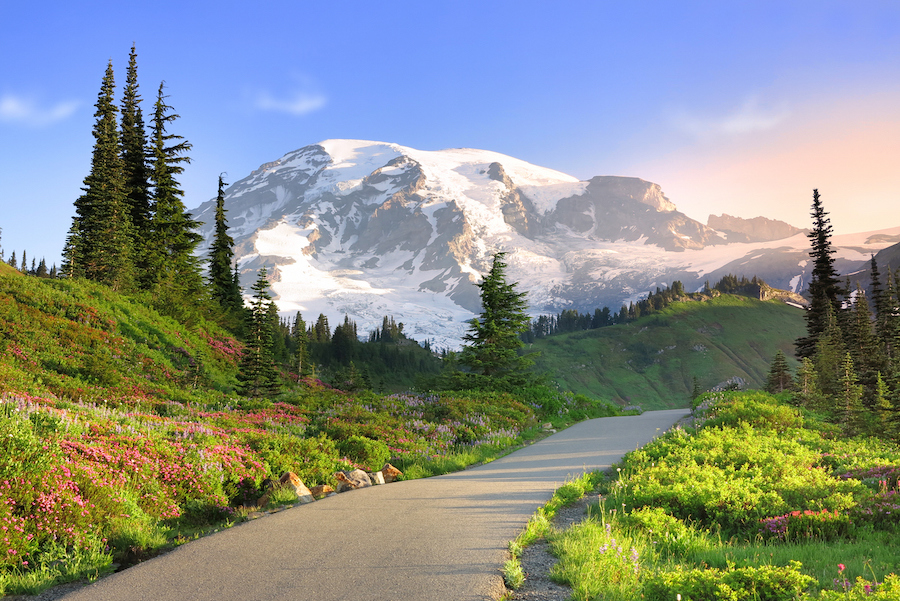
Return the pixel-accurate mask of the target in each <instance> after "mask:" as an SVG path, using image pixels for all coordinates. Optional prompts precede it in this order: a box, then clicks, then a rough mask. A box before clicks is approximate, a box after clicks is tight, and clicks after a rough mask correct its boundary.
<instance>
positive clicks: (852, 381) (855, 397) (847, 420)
mask: <svg viewBox="0 0 900 601" xmlns="http://www.w3.org/2000/svg"><path fill="white" fill-rule="evenodd" d="M862 394H863V389H862V386H860V385H859V384H857V383H856V372H855V371H854V369H853V359H852V358H851V357H850V353H846V354H845V355H844V360H843V361H842V362H841V376H840V393H839V394H838V395H837V400H838V410H839V412H840V415H841V427H842V429H843V431H844V434H845V435H846V436H856V435H857V434H860V433H862V431H863V430H864V421H863V418H864V415H863V405H862Z"/></svg>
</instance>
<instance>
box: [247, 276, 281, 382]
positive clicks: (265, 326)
mask: <svg viewBox="0 0 900 601" xmlns="http://www.w3.org/2000/svg"><path fill="white" fill-rule="evenodd" d="M266 275H267V273H266V268H265V267H263V268H262V269H260V270H259V277H258V278H257V280H256V283H255V284H254V285H253V288H252V289H253V292H254V295H253V301H252V302H251V304H250V311H249V313H248V318H247V333H248V335H247V340H246V342H245V345H244V354H243V355H242V357H241V362H240V372H239V373H238V382H239V383H240V392H241V394H243V395H245V396H249V397H265V396H272V395H273V394H275V393H276V392H277V390H278V371H277V369H276V368H275V362H274V360H273V358H272V323H271V319H270V316H269V305H270V304H271V298H272V297H271V296H269V282H268V280H267V279H266Z"/></svg>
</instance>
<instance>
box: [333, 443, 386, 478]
mask: <svg viewBox="0 0 900 601" xmlns="http://www.w3.org/2000/svg"><path fill="white" fill-rule="evenodd" d="M337 447H338V450H339V451H340V452H341V453H342V454H343V455H345V456H347V457H348V458H349V459H350V460H351V461H353V462H354V463H356V464H357V465H360V466H362V467H364V468H365V469H366V470H368V471H370V472H374V471H376V470H379V469H381V466H382V465H384V464H385V462H387V461H388V459H390V458H391V450H390V449H389V448H388V446H387V445H386V444H384V443H383V442H381V441H380V440H372V439H371V438H366V437H365V436H351V437H350V438H347V439H345V440H342V441H340V442H338V445H337Z"/></svg>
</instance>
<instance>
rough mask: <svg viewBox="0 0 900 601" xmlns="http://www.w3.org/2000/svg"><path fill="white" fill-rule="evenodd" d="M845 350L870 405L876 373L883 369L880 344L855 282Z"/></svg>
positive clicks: (865, 304)
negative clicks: (851, 359) (854, 293)
mask: <svg viewBox="0 0 900 601" xmlns="http://www.w3.org/2000/svg"><path fill="white" fill-rule="evenodd" d="M850 317H851V319H850V327H849V336H847V337H846V341H847V345H846V346H847V350H848V351H849V352H850V356H851V357H852V358H853V364H854V365H855V366H856V373H857V375H858V377H859V382H860V384H862V386H863V389H864V390H865V397H864V398H865V400H866V405H868V406H869V407H871V406H872V399H873V398H874V395H875V380H876V376H877V374H879V373H881V372H882V371H884V370H885V368H886V366H885V365H884V360H883V354H882V351H881V345H880V344H879V341H878V339H877V338H876V337H875V333H874V331H873V330H872V312H871V310H870V309H869V301H868V299H866V294H865V292H863V290H862V287H861V286H860V285H859V284H857V286H856V296H855V299H854V302H853V308H852V309H851V311H850Z"/></svg>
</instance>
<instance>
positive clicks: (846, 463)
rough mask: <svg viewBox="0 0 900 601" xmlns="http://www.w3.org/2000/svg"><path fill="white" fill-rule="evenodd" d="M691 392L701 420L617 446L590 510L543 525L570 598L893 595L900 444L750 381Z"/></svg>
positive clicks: (897, 593)
mask: <svg viewBox="0 0 900 601" xmlns="http://www.w3.org/2000/svg"><path fill="white" fill-rule="evenodd" d="M702 400H703V401H705V402H704V405H706V406H708V407H709V409H708V410H707V414H706V415H705V417H706V418H707V419H706V421H705V423H704V425H703V426H702V427H700V428H699V429H698V430H696V431H695V430H684V429H680V428H679V429H675V430H673V431H671V432H669V433H667V434H666V435H665V436H663V437H661V438H659V439H657V440H656V441H654V442H652V443H650V444H649V445H647V446H645V447H644V448H642V449H639V450H636V451H633V452H631V453H629V454H628V455H626V456H625V458H624V459H623V461H622V462H621V464H620V465H619V466H617V470H616V471H613V472H611V473H610V474H608V475H606V476H605V477H603V478H602V480H603V483H602V484H600V486H599V487H598V488H597V489H595V490H599V491H600V494H599V496H598V497H596V501H594V502H593V504H592V505H591V506H590V511H589V517H588V519H586V520H585V521H583V522H582V523H580V524H578V525H577V526H574V527H571V528H569V529H566V530H562V531H555V530H553V529H552V528H545V535H546V536H547V537H548V539H549V541H550V544H551V548H552V549H553V551H554V553H555V554H556V555H557V556H558V557H559V563H558V564H557V565H556V566H555V567H554V569H553V572H552V576H553V577H554V578H555V579H557V580H559V581H560V582H563V583H566V584H569V585H570V586H571V587H572V590H573V598H574V599H584V600H588V599H610V600H626V599H648V600H660V601H662V600H671V599H676V598H680V599H682V600H684V601H688V600H691V599H692V600H694V601H700V600H703V601H706V600H710V599H728V600H743V599H748V600H749V599H754V600H759V601H766V600H790V599H845V598H848V599H900V578H898V577H897V574H900V539H898V536H897V535H898V534H900V502H898V501H900V488H898V476H900V447H897V446H896V445H894V444H891V443H888V442H884V441H882V440H878V439H872V438H856V439H841V438H837V437H835V435H834V434H835V432H834V429H833V428H832V427H830V426H828V425H825V424H821V423H818V422H816V421H815V420H813V419H811V418H808V417H807V416H804V415H801V413H800V412H799V411H798V410H797V409H796V408H794V407H791V406H788V405H785V404H783V403H781V402H779V401H778V400H777V399H775V398H774V397H772V396H770V395H768V394H765V393H761V392H745V393H713V394H710V395H707V396H706V397H705V398H704V399H702ZM507 571H508V572H509V571H512V572H513V573H514V570H507Z"/></svg>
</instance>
